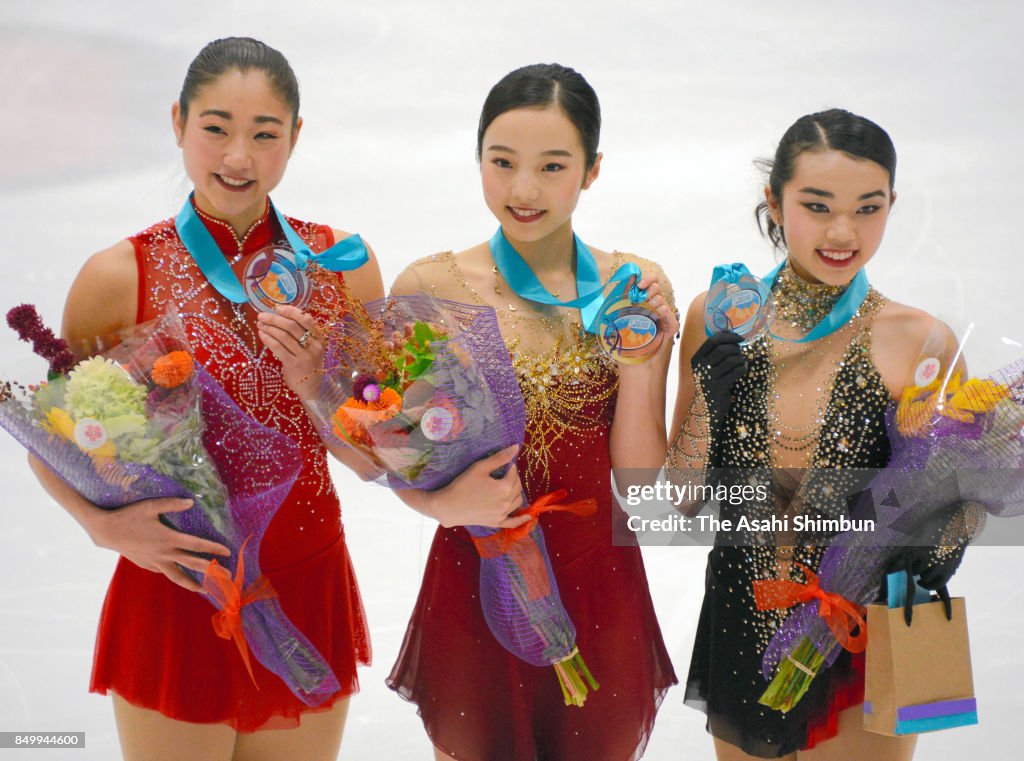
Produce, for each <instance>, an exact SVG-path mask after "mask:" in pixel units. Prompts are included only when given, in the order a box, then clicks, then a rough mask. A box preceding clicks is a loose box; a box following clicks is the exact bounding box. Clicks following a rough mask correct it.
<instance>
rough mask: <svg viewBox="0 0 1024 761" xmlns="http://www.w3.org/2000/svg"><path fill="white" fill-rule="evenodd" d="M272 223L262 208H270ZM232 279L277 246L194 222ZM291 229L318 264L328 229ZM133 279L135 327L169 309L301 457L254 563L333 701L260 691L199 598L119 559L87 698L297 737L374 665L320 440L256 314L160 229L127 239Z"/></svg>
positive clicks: (259, 417)
mask: <svg viewBox="0 0 1024 761" xmlns="http://www.w3.org/2000/svg"><path fill="white" fill-rule="evenodd" d="M268 210H269V207H268ZM200 217H201V218H202V219H203V222H204V224H205V225H206V228H207V229H208V230H209V231H210V233H211V234H212V235H213V237H214V240H215V241H216V242H217V245H218V246H219V247H220V249H221V251H222V252H223V253H224V255H225V257H226V258H227V259H228V261H229V262H232V267H233V269H234V270H235V272H236V274H240V273H241V271H242V268H243V267H244V264H245V261H246V258H247V257H248V256H249V255H250V254H253V253H255V252H256V251H258V250H259V249H260V248H262V247H263V246H266V245H268V244H271V243H284V242H285V241H284V236H283V234H282V233H281V231H280V229H279V228H278V225H277V222H276V221H275V220H273V219H271V218H270V216H269V215H268V214H267V213H266V212H265V213H264V215H263V217H262V218H261V219H260V220H258V221H257V222H255V223H254V224H253V226H252V227H251V228H250V229H249V231H248V232H247V233H246V235H245V236H243V238H242V239H241V240H239V239H238V238H237V237H236V235H235V233H234V231H233V230H232V229H231V228H230V226H228V225H227V224H225V223H224V222H221V221H220V220H216V219H213V218H212V217H208V216H206V215H205V214H202V213H200ZM289 222H290V224H291V225H292V226H293V227H294V228H295V229H296V231H297V232H298V233H299V235H300V236H301V237H302V238H303V240H305V241H306V242H307V244H309V246H310V247H311V248H312V249H313V250H314V251H322V250H324V249H325V248H328V247H329V246H331V245H332V244H333V243H334V235H333V232H332V230H331V229H330V228H329V227H325V226H322V225H317V224H312V223H306V222H299V221H297V220H293V219H290V218H289ZM130 240H131V242H132V244H133V245H134V247H135V252H136V260H137V262H138V271H139V308H138V317H137V320H138V321H139V322H143V321H146V320H149V319H153V318H155V317H158V316H160V315H162V314H163V313H164V311H165V308H166V306H167V305H168V304H171V305H173V306H174V308H176V310H177V312H178V314H179V315H180V316H181V319H182V322H183V324H184V326H185V330H186V332H187V333H188V338H189V341H190V342H191V345H192V348H193V351H194V353H195V357H196V359H197V361H198V362H199V363H200V364H202V365H203V367H205V368H206V369H207V370H208V371H209V373H210V374H211V375H212V376H213V377H214V378H215V379H216V380H217V382H218V383H220V385H221V386H222V387H223V388H224V390H225V391H226V392H227V393H228V395H229V396H231V398H232V399H234V401H235V402H236V403H237V404H238V405H239V407H241V409H242V410H243V411H244V412H245V413H247V414H248V415H250V416H251V417H252V418H253V419H255V420H256V421H258V422H259V423H262V424H263V425H265V426H267V427H269V428H274V429H276V430H279V431H281V432H282V433H284V434H286V435H287V436H288V437H289V438H291V439H292V440H293V441H295V442H297V443H298V444H299V445H300V447H301V448H302V454H303V460H304V462H303V467H302V471H301V473H300V474H299V478H298V480H297V481H296V482H295V486H294V487H293V488H292V491H291V492H290V493H289V495H288V497H287V498H286V499H285V501H284V503H283V504H282V505H281V507H280V508H279V509H278V511H277V513H276V515H275V516H274V518H273V520H272V521H271V523H270V526H269V527H268V529H267V532H266V534H265V536H264V538H263V542H262V545H261V551H260V563H261V567H262V570H263V573H264V574H265V575H266V576H267V577H268V578H269V579H270V582H271V584H272V585H273V587H274V589H275V590H276V592H277V594H278V597H279V600H280V603H281V607H282V608H283V610H284V612H285V614H286V615H287V616H288V618H289V619H290V620H291V621H292V623H294V624H295V625H296V626H297V627H298V628H299V630H300V631H302V632H303V633H304V634H305V635H306V637H308V638H309V641H310V642H311V643H312V644H313V645H314V647H316V648H317V650H319V652H320V654H321V655H322V656H323V657H324V659H325V660H326V661H327V663H328V664H329V665H330V666H331V668H332V670H333V671H334V674H335V676H336V677H337V679H338V683H339V684H340V685H341V690H340V691H339V692H338V693H336V694H335V695H333V696H331V697H330V698H328V700H327V701H326V702H325V703H324V704H322V705H321V706H318V707H316V708H313V709H311V708H310V707H309V706H307V705H306V704H304V703H302V702H301V701H300V700H299V699H298V698H296V697H295V696H294V695H293V694H292V693H291V691H290V690H289V689H288V687H287V686H286V685H285V684H284V682H282V681H281V679H280V678H278V677H277V676H276V675H274V674H273V673H272V672H270V671H268V670H266V669H265V668H263V666H262V665H261V664H260V663H259V662H258V661H256V660H255V659H252V665H253V670H254V673H255V676H256V682H257V684H258V685H259V689H258V690H257V689H256V688H255V687H254V686H253V684H252V681H251V680H250V678H249V675H248V673H247V672H246V670H245V667H244V665H243V663H242V660H241V658H240V657H239V653H238V650H237V648H236V646H235V644H234V643H233V642H232V641H230V640H224V639H221V638H219V637H218V636H217V635H216V633H215V632H214V630H213V626H212V624H211V621H210V617H211V615H212V614H213V613H214V608H213V607H212V606H211V605H210V603H209V602H208V601H207V600H205V599H204V598H203V597H202V596H200V595H199V594H196V593H194V592H189V591H187V590H185V589H183V588H182V587H179V586H177V585H176V584H173V583H172V582H171V581H169V580H168V579H167V578H166V577H165V576H163V575H162V574H159V573H153V572H151V571H146V570H143V569H141V568H139V567H138V566H136V565H135V564H134V563H132V562H130V561H128V560H126V559H125V558H123V557H122V558H120V560H119V561H118V564H117V568H116V570H115V572H114V577H113V579H112V580H111V582H110V588H109V590H108V592H107V597H106V601H105V602H104V605H103V612H102V617H101V619H100V625H99V634H98V636H97V640H96V653H95V660H94V664H93V674H92V680H91V685H90V690H91V691H92V692H99V693H103V694H105V693H106V692H107V691H108V690H109V691H113V692H115V693H117V694H118V695H119V696H120V697H122V698H124V699H125V700H127V701H128V702H129V703H132V704H134V705H137V706H141V707H144V708H151V709H154V710H157V711H160V712H161V713H162V714H164V715H166V716H170V717H171V718H174V719H180V720H183V721H190V722H198V723H224V724H229V725H231V726H232V727H234V728H235V729H237V730H238V731H241V732H252V731H255V730H258V729H266V728H277V727H281V728H285V727H294V726H297V725H298V723H299V718H300V714H301V713H304V712H307V711H310V710H326V709H327V708H329V707H330V706H331V705H332V704H333V703H334V702H335V701H336V700H338V699H340V698H344V697H346V696H348V695H350V694H352V693H354V692H356V691H357V690H358V686H359V685H358V680H357V677H356V664H357V663H362V664H368V663H369V662H370V641H369V633H368V631H367V626H366V619H365V614H364V612H363V605H362V601H361V599H360V597H359V589H358V587H357V585H356V578H355V575H354V573H353V570H352V564H351V562H350V559H349V554H348V550H347V549H346V546H345V534H344V530H343V528H342V525H341V506H340V503H339V501H338V496H337V494H336V493H335V491H334V487H333V485H332V483H331V479H330V475H329V474H328V471H327V459H326V453H325V450H324V448H323V446H322V445H321V443H320V439H319V437H318V436H317V433H316V431H315V429H314V428H313V426H312V424H311V423H310V422H309V421H308V418H307V417H306V414H305V413H304V411H303V407H302V403H301V402H300V401H299V399H298V397H297V396H295V394H293V393H292V392H291V391H290V390H289V389H288V387H287V386H286V385H285V383H284V380H283V378H282V374H281V364H280V362H279V361H278V360H277V358H276V357H274V356H273V354H272V353H271V352H270V351H269V350H268V349H266V348H265V347H264V346H263V345H262V343H261V342H260V340H259V338H258V336H257V334H256V319H255V311H254V310H253V309H252V308H251V307H250V306H248V305H247V304H246V305H239V306H238V307H234V306H233V305H232V304H231V302H230V301H228V300H227V299H226V298H224V297H223V296H222V295H221V294H219V293H218V292H217V291H216V290H214V288H213V287H212V286H211V285H210V284H209V282H208V281H207V280H206V278H205V277H204V275H203V274H202V272H201V271H200V270H199V268H198V267H197V266H196V264H195V262H194V261H193V259H192V257H191V256H190V255H189V253H188V252H187V251H186V250H185V247H184V246H183V245H182V243H181V240H180V239H179V238H178V235H177V233H176V231H175V229H174V220H173V219H171V220H165V221H163V222H160V223H158V224H156V225H154V226H153V227H150V228H149V229H148V230H145V231H144V232H142V233H139V234H138V235H136V236H133V237H132V238H130ZM338 297H339V294H338V292H337V291H335V290H333V289H331V288H329V287H326V288H319V289H318V290H317V291H316V292H315V294H314V296H313V301H312V303H311V304H310V306H309V307H308V310H309V311H311V312H312V313H313V314H314V315H316V313H317V311H318V310H320V309H322V310H325V311H329V310H330V309H332V308H335V307H336V306H337V299H338Z"/></svg>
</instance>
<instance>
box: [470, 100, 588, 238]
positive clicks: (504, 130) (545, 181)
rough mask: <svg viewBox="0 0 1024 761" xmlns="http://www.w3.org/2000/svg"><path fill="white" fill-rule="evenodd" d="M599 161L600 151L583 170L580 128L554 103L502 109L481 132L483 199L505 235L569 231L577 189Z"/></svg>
mask: <svg viewBox="0 0 1024 761" xmlns="http://www.w3.org/2000/svg"><path fill="white" fill-rule="evenodd" d="M600 165H601V156H600V155H598V157H597V160H596V161H595V163H594V165H593V166H592V167H590V169H587V166H586V155H585V153H584V150H583V144H582V143H581V141H580V136H579V132H578V131H577V130H576V127H575V126H574V125H573V123H572V122H571V121H570V120H569V118H568V117H567V116H566V115H565V113H564V112H563V111H562V109H561V108H559V107H558V106H554V105H552V106H548V107H546V108H517V109H513V110H511V111H506V112H505V113H503V114H501V115H500V116H498V117H496V118H495V119H494V120H493V121H492V122H491V123H490V125H488V127H487V130H486V132H484V136H483V142H482V146H481V152H480V174H481V177H482V179H483V189H484V200H485V201H486V202H487V208H489V209H490V210H491V213H492V214H494V216H495V217H497V218H498V221H499V222H500V223H501V226H502V228H503V229H504V231H505V235H506V236H507V237H508V238H510V239H512V240H516V241H523V242H536V241H539V240H542V239H544V238H546V237H547V236H549V235H551V234H552V233H553V232H555V231H558V230H562V229H563V228H566V229H571V225H572V213H573V211H574V210H575V209H576V204H577V202H578V201H579V197H580V192H581V191H582V190H586V189H587V188H589V187H590V185H591V184H592V183H593V182H594V180H595V179H597V175H598V172H599V171H600Z"/></svg>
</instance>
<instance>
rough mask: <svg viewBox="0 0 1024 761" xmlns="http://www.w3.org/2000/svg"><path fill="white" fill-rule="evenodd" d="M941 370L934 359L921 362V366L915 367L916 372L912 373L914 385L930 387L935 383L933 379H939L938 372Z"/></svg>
mask: <svg viewBox="0 0 1024 761" xmlns="http://www.w3.org/2000/svg"><path fill="white" fill-rule="evenodd" d="M941 369H942V364H941V363H940V362H939V360H938V359H937V358H935V357H928V359H926V360H923V361H922V362H921V364H919V365H918V366H917V370H915V371H914V385H915V386H930V385H931V384H932V383H934V382H935V379H936V378H938V377H939V371H940V370H941Z"/></svg>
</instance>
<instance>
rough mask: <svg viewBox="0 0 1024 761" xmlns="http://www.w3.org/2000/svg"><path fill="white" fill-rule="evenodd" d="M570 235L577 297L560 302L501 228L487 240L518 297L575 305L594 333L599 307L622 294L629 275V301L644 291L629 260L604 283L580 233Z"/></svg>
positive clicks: (640, 298)
mask: <svg viewBox="0 0 1024 761" xmlns="http://www.w3.org/2000/svg"><path fill="white" fill-rule="evenodd" d="M572 238H573V241H574V242H575V244H576V298H574V299H571V300H569V301H560V300H559V299H557V298H555V297H554V296H552V295H551V292H550V291H549V290H548V289H547V288H545V287H544V285H543V284H542V283H541V282H540V280H538V279H537V276H536V275H535V274H534V273H533V270H532V269H530V265H529V264H527V263H526V260H525V259H523V257H522V256H521V255H520V253H519V252H518V251H516V250H515V248H514V247H513V246H512V244H511V243H509V242H508V238H506V237H505V233H504V231H503V230H502V229H501V228H500V227H499V228H498V232H496V233H494V236H493V237H492V238H491V241H490V247H491V257H492V258H493V259H494V264H495V266H496V267H497V268H498V272H500V273H501V276H502V277H503V278H505V282H506V283H508V284H509V287H510V288H512V290H513V291H515V293H516V295H517V296H519V298H521V299H524V300H526V301H533V302H535V303H537V304H548V305H551V306H559V307H575V308H576V309H579V310H580V317H581V318H582V320H583V327H584V329H585V330H586V331H587V332H588V333H596V332H597V330H598V327H599V326H598V321H599V317H600V312H601V306H602V305H603V304H605V303H606V302H607V301H613V300H615V301H617V300H618V299H620V298H621V297H622V295H623V293H625V290H626V283H627V282H628V281H629V279H630V278H631V277H635V278H636V282H634V284H633V286H632V287H631V288H630V289H629V299H630V301H632V302H633V303H635V304H638V303H640V302H641V301H643V300H645V299H646V298H647V291H646V290H642V289H640V288H638V287H637V285H636V283H637V282H639V281H640V268H639V267H637V266H636V265H635V264H633V263H632V262H627V263H626V264H623V265H622V266H621V267H619V268H618V269H617V270H616V271H615V274H614V275H612V276H611V278H610V279H609V280H608V282H607V283H602V282H601V273H600V271H599V270H598V268H597V262H596V261H595V260H594V255H593V254H592V253H591V251H590V249H589V248H587V246H586V244H584V243H583V241H581V240H580V239H579V236H577V235H576V234H575V233H573V236H572ZM609 285H614V286H615V287H614V288H613V289H612V292H611V294H610V295H609V296H608V298H607V299H606V298H605V297H604V291H605V288H607V287H608V286H609Z"/></svg>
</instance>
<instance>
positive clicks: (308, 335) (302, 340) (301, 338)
mask: <svg viewBox="0 0 1024 761" xmlns="http://www.w3.org/2000/svg"><path fill="white" fill-rule="evenodd" d="M312 336H313V333H312V332H311V331H309V330H307V331H306V332H305V333H303V334H302V335H301V336H299V347H300V348H303V349H305V348H306V344H308V343H309V339H310V338H312Z"/></svg>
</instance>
